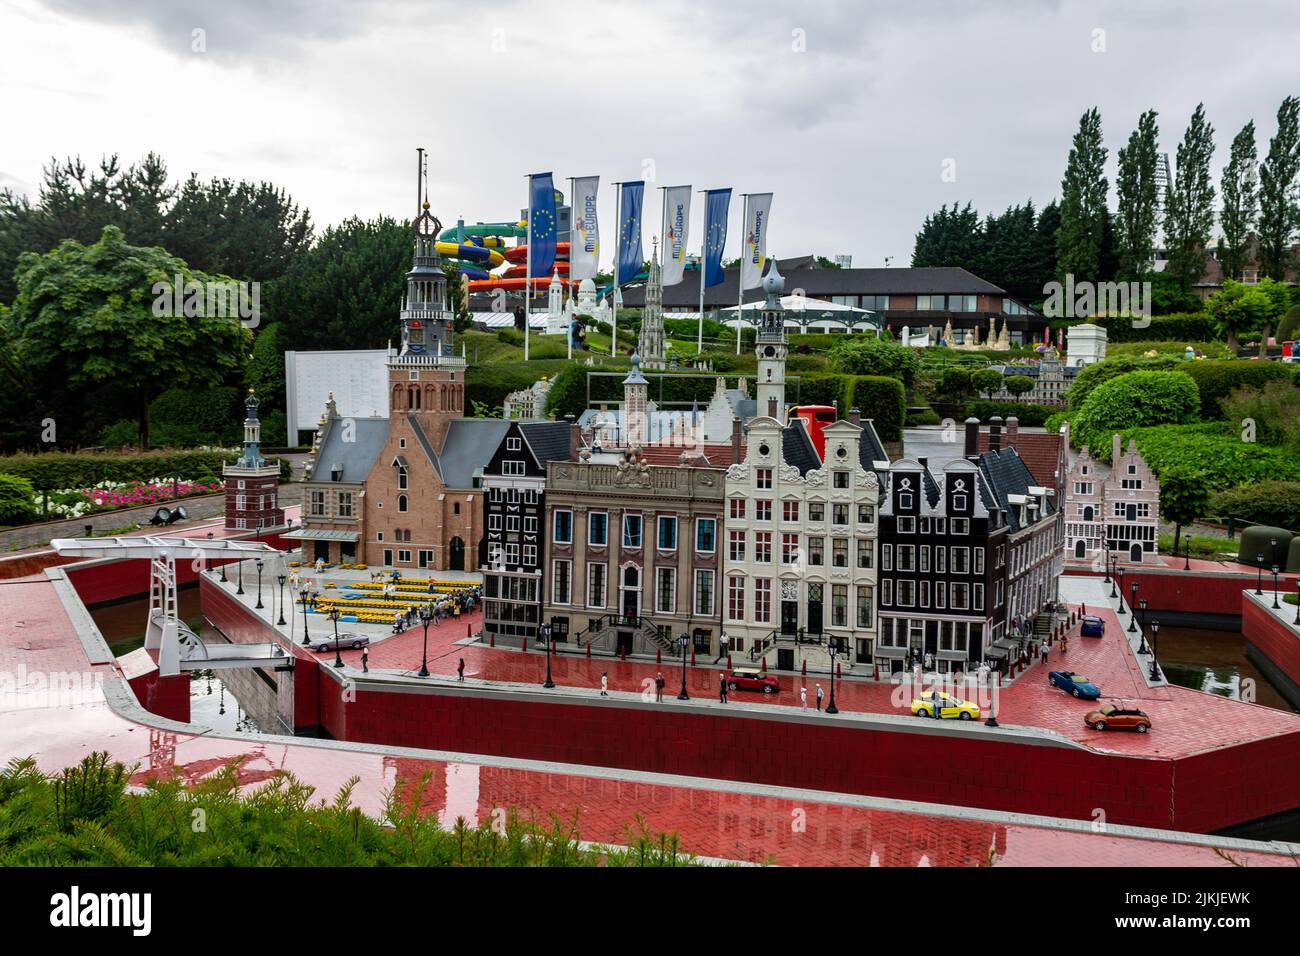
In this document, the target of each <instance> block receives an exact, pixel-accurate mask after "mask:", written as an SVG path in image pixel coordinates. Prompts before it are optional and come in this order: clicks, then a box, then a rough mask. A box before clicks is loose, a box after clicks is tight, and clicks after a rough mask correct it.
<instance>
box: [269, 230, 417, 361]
mask: <svg viewBox="0 0 1300 956" xmlns="http://www.w3.org/2000/svg"><path fill="white" fill-rule="evenodd" d="M413 242H414V239H413V237H412V235H411V231H410V229H409V228H408V227H407V226H406V225H405V224H404V223H400V222H397V221H396V220H394V219H391V218H388V217H387V216H385V217H382V218H380V219H375V220H370V221H362V220H360V219H357V218H352V219H347V220H344V221H343V222H342V223H340V224H339V225H337V226H331V227H330V228H328V229H326V230H325V231H324V233H322V234H321V236H320V239H319V240H317V242H316V243H315V244H314V245H313V246H312V247H311V248H310V249H308V250H307V251H306V252H304V253H302V254H301V255H299V256H296V257H295V258H294V260H293V262H292V263H291V264H290V266H289V269H288V271H286V272H285V274H284V275H283V276H282V277H281V278H279V279H277V280H275V281H274V282H272V283H270V285H269V286H268V287H267V289H266V295H265V297H264V298H265V310H266V313H267V315H268V316H269V318H270V320H271V321H273V322H278V323H279V324H280V325H281V326H282V328H283V333H284V342H285V347H286V348H292V349H304V350H310V349H377V348H383V347H384V346H385V345H386V344H387V343H388V342H390V341H391V340H392V339H393V338H394V337H395V336H396V335H397V331H398V321H397V317H398V314H399V313H400V311H401V308H402V296H403V293H404V289H405V282H404V279H403V277H404V276H405V275H406V272H407V270H408V269H410V267H411V253H412V249H413V248H414V246H413Z"/></svg>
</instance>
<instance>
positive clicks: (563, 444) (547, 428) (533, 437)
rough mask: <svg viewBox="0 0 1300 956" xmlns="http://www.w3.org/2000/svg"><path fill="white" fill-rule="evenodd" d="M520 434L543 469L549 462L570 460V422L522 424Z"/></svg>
mask: <svg viewBox="0 0 1300 956" xmlns="http://www.w3.org/2000/svg"><path fill="white" fill-rule="evenodd" d="M519 432H520V434H522V435H523V436H524V441H526V442H527V443H528V448H529V450H531V451H532V453H533V457H534V458H536V459H537V463H538V464H539V465H541V466H542V467H543V468H545V467H546V463H547V462H548V461H568V460H569V423H568V422H520V424H519Z"/></svg>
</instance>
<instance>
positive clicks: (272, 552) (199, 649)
mask: <svg viewBox="0 0 1300 956" xmlns="http://www.w3.org/2000/svg"><path fill="white" fill-rule="evenodd" d="M50 545H51V547H53V548H54V550H55V551H57V552H58V553H59V554H61V555H68V556H71V557H80V558H116V559H119V560H123V559H128V558H147V559H149V562H150V568H149V620H148V622H147V624H146V627H145V637H144V646H145V650H149V651H155V652H157V656H158V672H159V673H160V674H161V675H162V676H164V677H170V676H173V675H176V674H179V673H180V672H181V671H189V670H200V669H223V668H233V667H267V666H290V665H291V664H292V661H293V657H292V656H291V655H286V654H285V651H284V648H283V647H281V646H280V645H279V644H278V643H275V642H272V643H269V644H213V645H208V644H204V643H203V641H202V640H200V639H199V636H198V635H197V634H195V633H194V632H193V631H192V630H191V629H190V628H189V627H187V626H186V625H185V623H184V622H183V621H181V619H180V616H179V615H178V613H177V606H176V561H177V559H178V558H179V559H181V560H185V559H186V558H188V559H190V560H191V561H193V562H194V570H195V571H202V570H203V569H204V566H205V565H204V562H205V561H209V560H213V559H217V560H246V559H248V558H260V557H272V556H274V557H282V556H283V552H281V551H277V550H276V549H275V548H273V547H271V546H270V545H269V544H264V543H262V542H260V541H257V542H253V541H231V540H226V539H221V538H217V539H210V538H204V539H199V538H172V537H163V536H159V535H138V536H133V537H111V538H56V539H55V540H54V541H51V542H50Z"/></svg>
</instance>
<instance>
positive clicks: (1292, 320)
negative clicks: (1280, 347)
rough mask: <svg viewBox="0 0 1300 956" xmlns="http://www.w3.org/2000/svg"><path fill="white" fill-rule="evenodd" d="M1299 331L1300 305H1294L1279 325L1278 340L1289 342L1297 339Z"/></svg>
mask: <svg viewBox="0 0 1300 956" xmlns="http://www.w3.org/2000/svg"><path fill="white" fill-rule="evenodd" d="M1297 331H1300V305H1293V306H1291V308H1290V309H1288V310H1287V313H1286V315H1284V316H1282V321H1281V322H1279V323H1278V326H1277V340H1278V341H1279V342H1289V341H1291V340H1293V339H1294V338H1295V335H1296V332H1297Z"/></svg>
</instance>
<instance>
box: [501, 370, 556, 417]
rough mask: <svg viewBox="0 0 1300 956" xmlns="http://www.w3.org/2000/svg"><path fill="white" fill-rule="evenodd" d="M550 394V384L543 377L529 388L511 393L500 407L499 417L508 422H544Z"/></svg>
mask: <svg viewBox="0 0 1300 956" xmlns="http://www.w3.org/2000/svg"><path fill="white" fill-rule="evenodd" d="M550 394H551V382H550V380H549V379H548V378H547V377H546V376H545V375H543V376H542V377H541V378H540V379H538V380H537V381H536V382H534V383H533V384H532V386H531V387H530V388H523V389H520V390H519V391H517V392H511V393H510V394H509V395H507V396H506V397H505V401H504V402H503V403H502V407H501V417H502V418H503V419H505V420H506V421H508V422H541V421H545V420H546V399H547V396H549V395H550Z"/></svg>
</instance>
